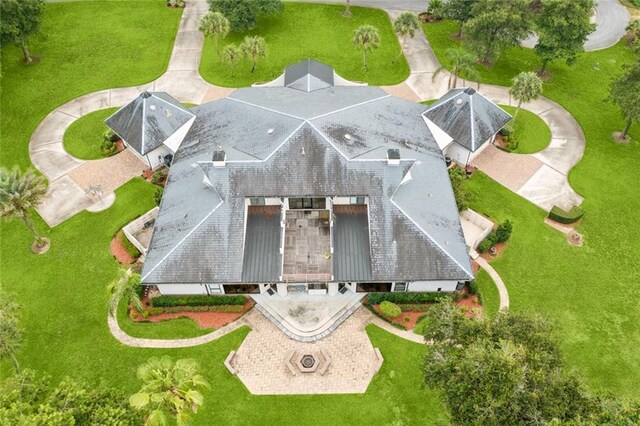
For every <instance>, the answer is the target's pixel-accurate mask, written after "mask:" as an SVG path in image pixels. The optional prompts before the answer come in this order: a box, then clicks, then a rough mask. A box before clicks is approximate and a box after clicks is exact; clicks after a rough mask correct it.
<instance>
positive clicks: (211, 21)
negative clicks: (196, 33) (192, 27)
mask: <svg viewBox="0 0 640 426" xmlns="http://www.w3.org/2000/svg"><path fill="white" fill-rule="evenodd" d="M230 28H231V27H230V24H229V20H228V19H227V18H225V17H224V15H223V14H222V13H220V12H209V13H207V14H206V15H204V16H203V17H202V19H200V25H199V27H198V29H199V30H200V31H201V32H202V33H203V34H204V35H205V37H206V36H210V37H213V41H214V42H215V45H216V53H217V54H218V56H220V45H219V39H220V38H225V37H226V36H227V34H229V30H230Z"/></svg>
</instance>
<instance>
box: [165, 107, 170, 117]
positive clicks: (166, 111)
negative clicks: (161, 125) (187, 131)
mask: <svg viewBox="0 0 640 426" xmlns="http://www.w3.org/2000/svg"><path fill="white" fill-rule="evenodd" d="M164 115H165V116H166V117H171V111H169V110H168V109H165V110H164Z"/></svg>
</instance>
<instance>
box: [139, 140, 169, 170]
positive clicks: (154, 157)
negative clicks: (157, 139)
mask: <svg viewBox="0 0 640 426" xmlns="http://www.w3.org/2000/svg"><path fill="white" fill-rule="evenodd" d="M167 154H171V155H173V152H171V150H170V149H169V148H167V147H166V146H164V145H160V146H159V147H157V148H156V149H154V150H153V151H151V152H150V153H148V154H147V155H145V157H147V159H146V161H147V163H148V164H149V165H150V166H151V169H153V170H155V169H157V168H158V167H160V166H163V165H164V156H165V155H167ZM158 156H160V158H158Z"/></svg>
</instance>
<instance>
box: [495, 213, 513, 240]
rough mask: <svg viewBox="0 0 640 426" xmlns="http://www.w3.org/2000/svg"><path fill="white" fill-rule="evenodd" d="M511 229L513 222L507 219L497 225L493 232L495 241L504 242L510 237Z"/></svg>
mask: <svg viewBox="0 0 640 426" xmlns="http://www.w3.org/2000/svg"><path fill="white" fill-rule="evenodd" d="M512 230H513V224H512V223H511V222H510V221H509V220H508V219H507V220H505V221H504V222H502V223H501V224H500V225H498V229H496V232H495V239H494V241H495V242H496V243H506V242H507V241H509V238H511V231H512Z"/></svg>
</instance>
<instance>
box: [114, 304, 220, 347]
mask: <svg viewBox="0 0 640 426" xmlns="http://www.w3.org/2000/svg"><path fill="white" fill-rule="evenodd" d="M118 324H120V328H121V329H122V330H123V331H124V332H125V333H127V334H128V335H129V336H132V337H142V338H147V339H186V338H190V337H198V336H202V335H204V334H208V333H211V332H212V331H213V330H214V329H213V328H200V327H199V326H198V324H197V323H196V322H195V321H193V320H192V319H191V318H187V317H184V318H175V319H170V320H165V321H160V322H155V323H152V322H135V321H132V320H131V319H129V317H128V316H127V312H126V308H125V304H124V303H121V304H120V306H119V307H118Z"/></svg>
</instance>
